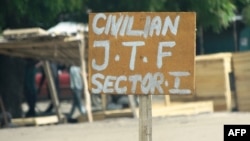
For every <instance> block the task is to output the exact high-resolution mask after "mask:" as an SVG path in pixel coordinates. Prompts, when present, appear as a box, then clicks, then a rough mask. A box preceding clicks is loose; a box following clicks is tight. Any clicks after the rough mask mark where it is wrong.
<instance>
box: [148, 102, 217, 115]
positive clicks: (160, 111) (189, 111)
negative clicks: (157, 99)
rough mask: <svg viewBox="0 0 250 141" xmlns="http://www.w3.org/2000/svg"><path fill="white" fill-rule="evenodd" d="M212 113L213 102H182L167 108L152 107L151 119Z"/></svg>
mask: <svg viewBox="0 0 250 141" xmlns="http://www.w3.org/2000/svg"><path fill="white" fill-rule="evenodd" d="M213 111H214V110H213V101H200V102H184V103H180V104H175V105H173V106H168V107H164V106H157V107H154V106H153V110H152V115H153V117H159V116H180V115H194V114H200V113H212V112H213Z"/></svg>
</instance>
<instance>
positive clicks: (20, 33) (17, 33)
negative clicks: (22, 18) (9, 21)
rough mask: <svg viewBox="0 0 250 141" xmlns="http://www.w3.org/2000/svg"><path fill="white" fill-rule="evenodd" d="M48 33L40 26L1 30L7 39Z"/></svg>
mask: <svg viewBox="0 0 250 141" xmlns="http://www.w3.org/2000/svg"><path fill="white" fill-rule="evenodd" d="M48 34H49V33H48V32H47V31H45V30H44V29H42V28H39V27H34V28H20V29H6V30H4V31H3V36H4V37H5V38H8V39H19V38H27V37H32V36H37V35H48Z"/></svg>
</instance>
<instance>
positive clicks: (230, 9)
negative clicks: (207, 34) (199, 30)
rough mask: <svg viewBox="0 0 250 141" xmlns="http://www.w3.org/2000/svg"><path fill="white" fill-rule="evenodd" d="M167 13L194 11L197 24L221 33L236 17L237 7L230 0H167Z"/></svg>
mask: <svg viewBox="0 0 250 141" xmlns="http://www.w3.org/2000/svg"><path fill="white" fill-rule="evenodd" d="M165 8H166V10H167V11H193V12H196V14H197V24H198V26H202V27H203V28H204V29H208V28H212V29H213V31H215V32H219V31H221V30H222V29H223V28H226V27H228V25H229V24H230V22H231V20H232V18H233V17H234V16H235V10H236V7H235V5H234V4H233V2H232V1H230V0H166V3H165Z"/></svg>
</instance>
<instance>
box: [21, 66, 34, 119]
mask: <svg viewBox="0 0 250 141" xmlns="http://www.w3.org/2000/svg"><path fill="white" fill-rule="evenodd" d="M35 72H36V71H35V68H33V67H28V68H26V71H25V86H24V93H25V97H26V101H27V104H28V106H29V110H28V112H27V113H26V117H33V116H36V112H35V108H36V100H37V94H36V86H35Z"/></svg>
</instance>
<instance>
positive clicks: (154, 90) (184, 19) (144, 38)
mask: <svg viewBox="0 0 250 141" xmlns="http://www.w3.org/2000/svg"><path fill="white" fill-rule="evenodd" d="M195 18H196V17H195V13H192V12H180V13H171V12H166V13H144V12H139V13H92V14H90V16H89V76H90V77H89V86H90V90H91V93H106V94H191V93H193V90H194V56H195V36H196V35H195V28H196V24H195V23H196V19H195Z"/></svg>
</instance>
